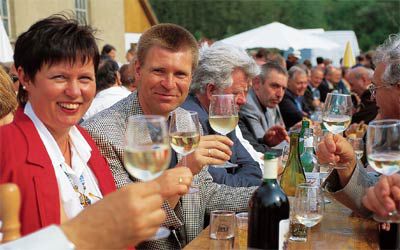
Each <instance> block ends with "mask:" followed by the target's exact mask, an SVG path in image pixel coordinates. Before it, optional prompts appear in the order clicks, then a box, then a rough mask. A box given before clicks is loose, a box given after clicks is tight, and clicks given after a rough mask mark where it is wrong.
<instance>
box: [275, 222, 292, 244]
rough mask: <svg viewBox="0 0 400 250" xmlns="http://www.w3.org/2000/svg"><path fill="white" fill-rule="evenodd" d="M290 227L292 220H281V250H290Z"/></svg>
mask: <svg viewBox="0 0 400 250" xmlns="http://www.w3.org/2000/svg"><path fill="white" fill-rule="evenodd" d="M289 225H290V220H289V219H286V220H281V221H280V222H279V248H278V249H279V250H283V249H287V248H288V240H289Z"/></svg>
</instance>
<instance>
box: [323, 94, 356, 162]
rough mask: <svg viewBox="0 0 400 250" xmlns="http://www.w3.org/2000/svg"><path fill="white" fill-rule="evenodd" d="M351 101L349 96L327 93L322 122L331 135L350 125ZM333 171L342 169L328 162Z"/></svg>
mask: <svg viewBox="0 0 400 250" xmlns="http://www.w3.org/2000/svg"><path fill="white" fill-rule="evenodd" d="M352 107H353V104H352V101H351V96H350V95H345V94H338V93H329V94H328V95H327V97H326V100H325V106H324V109H323V111H322V121H323V123H324V125H325V127H326V129H327V130H328V131H329V132H331V133H333V134H340V133H342V132H343V131H345V130H346V129H347V127H348V126H349V125H350V121H351V115H352ZM330 165H331V166H332V167H333V168H335V169H344V168H345V167H344V166H341V165H340V164H338V162H336V161H332V162H330Z"/></svg>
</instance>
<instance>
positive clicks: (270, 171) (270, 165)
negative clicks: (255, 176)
mask: <svg viewBox="0 0 400 250" xmlns="http://www.w3.org/2000/svg"><path fill="white" fill-rule="evenodd" d="M277 177H278V158H274V159H269V160H264V176H263V179H264V181H265V180H276V178H277Z"/></svg>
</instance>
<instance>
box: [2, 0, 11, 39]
mask: <svg viewBox="0 0 400 250" xmlns="http://www.w3.org/2000/svg"><path fill="white" fill-rule="evenodd" d="M0 1H1V3H0V18H1V21H2V22H3V25H4V29H5V30H6V33H7V35H8V36H10V15H9V9H8V0H0Z"/></svg>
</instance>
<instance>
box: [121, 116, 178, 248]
mask: <svg viewBox="0 0 400 250" xmlns="http://www.w3.org/2000/svg"><path fill="white" fill-rule="evenodd" d="M124 150H125V152H124V166H125V169H126V170H127V171H128V173H129V174H130V175H131V176H133V177H135V178H137V179H139V180H142V181H150V180H153V179H155V178H157V177H158V176H160V175H161V174H162V173H163V172H164V170H165V169H167V168H168V165H169V163H170V161H171V148H170V146H169V139H168V130H167V124H166V120H165V118H164V117H162V116H157V115H135V116H131V117H129V118H128V125H127V128H126V132H125V148H124ZM169 234H170V231H169V229H167V228H165V227H160V228H159V230H158V231H157V233H156V235H155V236H153V237H152V239H153V240H157V239H162V238H166V237H168V236H169Z"/></svg>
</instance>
